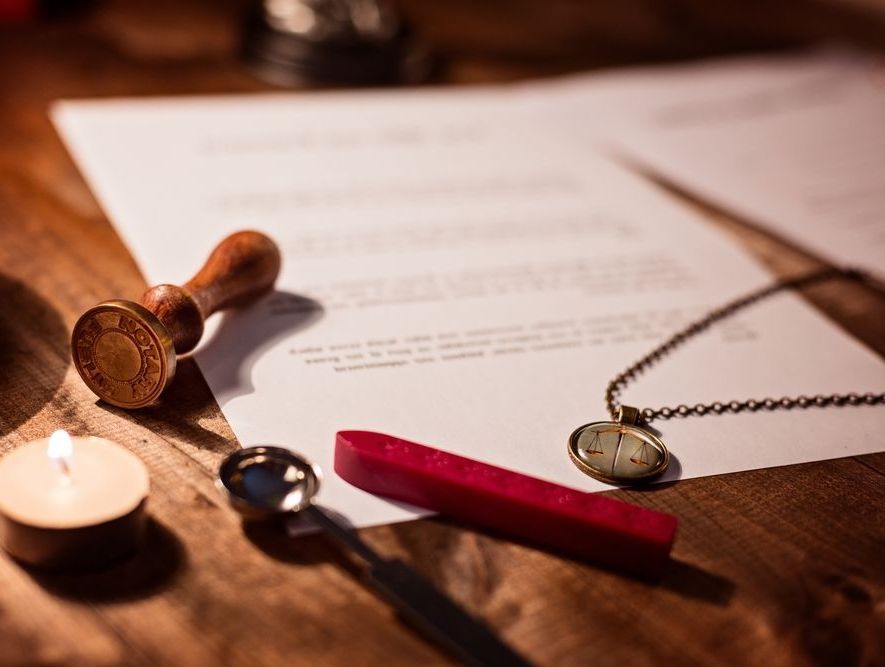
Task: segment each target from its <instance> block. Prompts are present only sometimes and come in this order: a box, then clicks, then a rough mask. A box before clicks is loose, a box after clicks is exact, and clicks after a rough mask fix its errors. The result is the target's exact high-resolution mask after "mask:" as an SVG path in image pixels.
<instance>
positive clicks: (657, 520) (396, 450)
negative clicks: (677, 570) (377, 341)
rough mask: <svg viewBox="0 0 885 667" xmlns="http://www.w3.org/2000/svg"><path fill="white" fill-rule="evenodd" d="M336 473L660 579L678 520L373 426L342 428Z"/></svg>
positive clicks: (393, 495)
mask: <svg viewBox="0 0 885 667" xmlns="http://www.w3.org/2000/svg"><path fill="white" fill-rule="evenodd" d="M335 472H337V473H338V475H340V476H341V477H342V478H343V479H345V480H346V481H348V482H350V483H351V484H353V485H354V486H356V487H358V488H360V489H363V490H364V491H368V492H370V493H375V494H378V495H382V496H387V497H388V498H393V499H395V500H401V501H404V502H407V503H411V504H413V505H418V506H419V507H425V508H427V509H431V510H435V511H437V512H439V513H441V514H444V515H446V516H449V517H452V518H454V519H458V520H459V521H463V522H465V523H469V524H473V525H475V526H480V527H483V528H489V529H491V530H493V531H498V532H501V533H504V534H508V535H512V536H515V537H519V538H523V539H525V540H526V541H529V542H534V543H537V544H542V545H546V546H548V547H553V548H555V549H560V550H562V551H563V552H567V553H569V554H572V555H575V556H580V557H581V558H583V559H586V560H588V561H592V562H594V563H597V564H599V565H604V566H606V567H609V568H612V569H616V570H620V571H625V572H629V573H631V574H636V575H640V576H642V577H645V578H655V577H658V576H660V575H661V573H662V572H663V570H664V568H665V566H666V565H667V563H668V562H669V560H670V548H671V547H672V546H673V538H674V537H675V535H676V524H677V519H676V517H675V516H673V515H671V514H664V513H662V512H656V511H654V510H650V509H646V508H644V507H639V506H636V505H631V504H629V503H625V502H621V501H620V500H615V499H613V498H607V497H605V496H600V495H598V494H595V493H584V492H582V491H576V490H574V489H569V488H567V487H564V486H559V485H558V484H553V483H551V482H545V481H543V480H540V479H536V478H534V477H529V476H527V475H521V474H519V473H516V472H512V471H510V470H505V469H504V468H497V467H495V466H491V465H487V464H485V463H480V462H478V461H474V460H472V459H468V458H464V457H463V456H456V455H455V454H449V453H447V452H443V451H440V450H438V449H433V448H432V447H427V446H425V445H419V444H417V443H414V442H409V441H407V440H401V439H400V438H394V437H392V436H389V435H383V434H381V433H371V432H369V431H339V433H338V436H337V439H336V442H335Z"/></svg>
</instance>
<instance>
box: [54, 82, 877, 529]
mask: <svg viewBox="0 0 885 667" xmlns="http://www.w3.org/2000/svg"><path fill="white" fill-rule="evenodd" d="M516 96H518V95H517V94H516V93H515V92H514V91H513V90H512V89H502V90H500V91H495V90H480V91H475V92H456V91H438V92H410V93H372V94H369V93H361V94H324V95H314V96H306V95H275V96H250V97H227V98H226V97H220V98H208V99H207V98H200V99H177V100H142V101H125V100H120V101H103V102H102V101H100V102H65V103H62V104H61V105H59V106H57V107H56V108H55V110H54V119H55V121H56V123H57V125H58V127H59V129H60V131H61V133H62V135H63V137H64V139H65V141H66V142H67V144H68V146H69V147H70V149H71V151H72V153H73V154H74V156H75V158H76V160H77V162H78V164H79V165H80V167H81V168H82V170H83V171H84V173H85V174H86V177H87V179H88V181H89V183H90V184H91V185H92V187H93V188H94V190H95V192H96V193H97V195H98V197H99V199H100V201H101V202H102V204H103V205H104V206H105V208H106V210H107V212H108V215H109V216H110V218H111V220H112V221H113V222H114V224H115V225H116V226H117V228H118V230H119V231H120V233H121V235H122V236H123V238H124V239H125V240H126V241H127V243H128V245H129V247H130V248H131V250H132V252H133V254H134V256H135V257H136V259H137V261H138V262H139V264H140V266H141V267H142V269H143V270H144V272H145V275H146V277H147V278H148V279H149V280H150V281H152V282H173V283H180V282H182V281H185V280H187V279H188V278H189V277H190V275H191V274H192V273H193V272H194V271H195V270H196V269H197V268H198V265H199V263H200V262H201V261H202V260H203V259H204V257H205V256H206V254H207V253H208V252H209V250H210V249H211V247H212V246H213V245H214V244H215V243H217V242H218V241H219V240H221V239H222V238H223V237H224V236H225V235H227V234H228V233H230V232H232V231H235V230H239V229H244V228H254V229H259V230H262V231H264V232H266V233H268V234H269V235H271V236H272V237H273V238H274V239H276V240H277V242H278V243H279V244H280V246H281V248H282V251H283V255H284V266H283V272H282V275H281V277H280V280H279V284H278V290H277V291H276V292H275V293H273V294H271V295H269V296H268V297H267V298H265V299H264V300H263V301H261V302H260V303H259V304H257V305H255V306H253V307H251V308H249V309H247V310H244V311H241V312H237V313H230V314H226V315H223V316H221V317H220V318H219V317H216V318H215V319H218V320H220V321H219V322H218V324H217V326H216V327H215V328H214V330H210V331H209V332H208V333H207V336H206V338H207V340H205V341H204V344H203V345H202V346H201V348H200V349H199V351H198V353H197V360H198V363H199V365H200V367H201V368H202V370H203V372H204V374H205V375H206V378H207V380H208V382H209V385H210V386H211V388H212V390H213V392H214V393H215V395H216V396H217V397H218V400H219V402H220V404H221V406H222V409H223V411H224V414H225V415H226V417H227V418H228V420H229V421H230V423H231V426H232V427H233V429H234V431H235V433H236V434H237V436H238V437H239V439H240V441H241V442H242V444H243V445H246V446H248V445H254V444H279V445H283V446H286V447H290V448H292V449H294V450H297V451H299V452H301V453H303V454H305V455H306V456H308V457H309V458H311V459H312V460H314V461H315V462H316V463H318V464H319V465H320V466H321V467H322V468H323V471H324V473H325V483H324V487H323V490H322V491H321V496H322V499H323V502H324V503H326V504H328V505H330V506H331V507H334V508H335V509H337V510H338V511H340V512H342V513H344V514H345V515H346V516H347V517H348V518H349V519H350V520H352V521H353V522H354V523H355V524H356V525H360V526H363V525H369V524H374V523H380V522H388V521H394V520H400V519H405V518H408V517H412V516H415V512H414V510H412V509H410V508H405V507H402V506H399V505H396V504H394V503H390V502H388V501H385V500H383V499H381V498H377V497H374V496H370V495H368V494H365V493H363V492H361V491H359V490H357V489H355V488H354V487H351V486H349V485H348V484H347V483H345V482H343V481H342V480H340V479H338V478H337V477H336V476H335V474H334V472H333V469H332V455H333V445H334V435H335V432H336V431H337V430H340V429H368V430H377V431H381V432H384V433H389V434H392V435H396V436H399V437H403V438H407V439H412V440H416V441H419V442H422V443H425V444H428V445H431V446H436V447H440V448H442V449H445V450H448V451H451V452H454V453H457V454H460V455H464V456H468V457H472V458H475V459H478V460H481V461H484V462H487V463H491V464H495V465H499V466H503V467H506V468H510V469H514V470H517V471H520V472H524V473H529V474H531V475H535V476H538V477H541V478H545V479H548V480H552V481H555V482H559V483H562V484H566V485H568V486H571V487H575V488H579V489H584V490H599V489H603V488H607V487H606V486H605V485H604V484H602V483H600V482H596V481H594V480H592V479H590V478H588V477H586V476H584V475H583V474H582V473H581V472H579V471H578V470H577V469H576V468H575V467H574V466H573V465H572V463H571V462H570V460H569V457H568V454H567V451H566V441H567V439H568V436H569V434H570V433H571V431H572V430H573V429H574V428H576V427H577V426H579V425H581V424H584V423H586V422H589V421H595V420H605V419H607V418H608V417H607V415H606V414H605V413H604V410H603V393H604V391H605V388H606V384H607V383H608V382H609V380H610V379H611V378H612V377H614V376H615V375H616V374H617V373H618V372H620V371H621V370H623V369H624V368H625V367H627V366H628V365H629V364H631V363H632V362H634V361H635V360H636V359H638V358H639V357H640V356H642V355H644V354H645V353H646V352H648V351H649V350H650V349H651V348H652V347H653V346H654V345H656V344H657V343H659V342H660V341H661V340H662V339H663V338H664V337H665V336H666V335H667V334H669V333H671V332H672V331H673V330H674V329H675V328H677V327H679V326H680V325H684V324H685V323H687V322H689V321H691V320H692V319H693V318H695V317H697V316H698V315H700V314H702V313H703V312H704V311H705V310H707V309H709V308H711V307H715V306H718V305H721V304H722V303H723V302H724V301H725V300H726V299H730V298H732V297H735V296H737V295H740V294H743V293H745V292H747V291H749V290H752V289H755V288H757V287H759V286H761V285H764V284H766V283H767V282H768V281H769V279H770V277H769V276H768V275H767V274H766V273H765V272H764V271H763V270H761V269H760V268H759V267H758V266H757V265H756V264H755V263H754V262H753V261H752V260H751V259H750V258H748V257H747V256H746V255H745V254H744V253H743V252H742V251H741V250H740V249H739V248H737V247H736V246H735V245H734V244H733V243H732V242H730V241H729V240H728V239H726V238H724V237H723V236H721V235H720V234H719V233H718V232H717V231H716V230H715V229H714V228H712V227H711V226H708V225H707V224H706V223H705V222H703V221H701V220H699V219H697V218H695V217H694V216H693V215H692V214H691V213H689V212H688V211H686V210H684V209H683V208H681V207H680V206H678V205H676V204H674V203H673V202H672V201H671V200H670V199H669V198H668V197H667V195H665V194H663V193H661V192H659V191H658V190H656V189H655V188H654V187H652V186H650V185H648V184H646V183H645V182H644V181H643V180H642V179H641V178H640V177H638V176H634V175H632V174H630V173H629V172H627V171H625V170H623V169H622V168H620V167H617V166H615V165H614V164H612V163H609V162H606V161H604V160H602V159H601V158H599V157H596V156H594V155H593V154H592V153H591V152H589V151H587V150H586V149H585V148H584V147H581V146H577V145H574V144H572V143H570V142H563V141H561V140H560V137H559V136H558V133H556V132H553V131H551V128H549V127H546V126H536V125H534V124H532V123H531V122H528V121H527V117H528V116H532V117H534V115H533V114H534V111H532V112H531V113H524V112H523V110H522V107H521V106H520V105H519V104H517V103H515V102H514V100H515V97H516ZM121 296H124V295H121ZM129 296H134V295H129ZM883 386H885V366H883V363H882V362H881V360H880V359H879V358H878V357H876V356H875V355H874V354H872V353H871V352H869V351H868V350H867V349H866V348H864V347H863V346H861V345H860V344H859V343H857V342H855V341H854V340H853V339H851V338H849V337H848V336H846V335H845V334H844V333H843V332H842V331H841V330H840V329H838V328H837V327H835V326H833V325H832V324H831V323H830V322H829V321H828V320H827V319H825V318H824V317H822V316H821V315H819V314H818V313H817V312H816V311H814V310H813V309H812V308H810V307H808V306H807V305H805V303H804V302H802V301H801V300H800V299H798V298H797V297H795V296H792V295H781V296H777V297H775V298H772V299H769V300H767V301H765V302H763V303H761V304H759V305H758V306H756V307H754V308H752V309H751V310H749V311H747V312H745V313H742V314H740V315H739V316H736V317H734V318H732V319H730V320H728V321H727V322H724V323H723V324H722V325H717V326H716V327H714V328H713V329H712V330H711V331H709V332H706V333H704V334H702V335H700V336H698V337H697V338H695V339H693V340H690V341H689V342H687V343H686V344H685V346H684V347H683V348H682V349H679V350H678V351H676V352H674V353H673V354H672V355H670V356H669V357H667V358H665V359H663V360H662V361H661V363H660V365H659V366H657V367H655V368H653V369H651V370H649V372H648V373H646V374H645V375H643V376H642V377H640V378H639V379H637V381H636V383H635V384H634V385H632V386H630V387H629V388H628V389H627V390H626V392H625V393H624V396H623V399H624V402H625V403H627V404H630V405H635V406H638V407H640V408H641V407H659V406H663V405H670V406H674V405H678V404H680V403H689V404H692V403H696V402H711V401H715V400H730V399H743V398H751V397H753V398H763V397H769V396H772V397H779V396H781V395H795V394H800V393H803V394H816V393H834V392H847V391H858V392H865V391H881V390H882V387H883ZM882 420H883V410H882V409H881V408H877V407H858V408H845V409H808V410H804V411H793V412H771V413H755V414H741V415H728V416H719V417H708V418H693V419H683V420H674V421H670V422H661V423H658V424H655V426H657V427H659V428H660V430H661V432H662V436H663V439H664V441H665V442H666V443H667V444H668V445H669V446H670V448H671V450H672V453H673V455H674V457H675V462H674V463H673V464H672V467H671V470H670V471H669V472H668V474H667V476H666V477H665V479H673V478H676V477H695V476H699V475H710V474H717V473H724V472H730V471H736V470H743V469H748V468H759V467H765V466H775V465H783V464H789V463H796V462H801V461H809V460H815V459H824V458H832V457H840V456H847V455H853V454H860V453H864V452H872V451H876V450H878V449H880V448H881V447H882V441H881V438H880V437H879V434H880V433H881V427H882V423H883V421H882Z"/></svg>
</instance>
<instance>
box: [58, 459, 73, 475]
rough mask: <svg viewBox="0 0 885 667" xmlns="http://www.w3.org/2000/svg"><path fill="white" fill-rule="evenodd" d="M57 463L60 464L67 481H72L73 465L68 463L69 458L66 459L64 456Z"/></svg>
mask: <svg viewBox="0 0 885 667" xmlns="http://www.w3.org/2000/svg"><path fill="white" fill-rule="evenodd" d="M56 462H57V463H58V467H59V468H61V471H62V474H63V475H64V476H65V477H66V478H67V479H70V478H71V464H70V463H68V460H67V458H65V457H64V456H61V457H59V458H57V459H56Z"/></svg>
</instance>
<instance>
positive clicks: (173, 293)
mask: <svg viewBox="0 0 885 667" xmlns="http://www.w3.org/2000/svg"><path fill="white" fill-rule="evenodd" d="M279 272H280V251H279V249H278V248H277V246H276V244H275V243H274V242H273V241H272V240H271V239H269V238H268V237H267V236H265V235H264V234H261V233H260V232H253V231H245V232H237V233H235V234H231V235H230V236H228V237H227V238H226V239H224V240H223V241H222V242H221V243H219V244H218V246H217V247H216V248H215V250H213V251H212V254H211V255H209V259H207V260H206V263H205V264H204V265H203V267H202V268H201V269H200V270H199V271H198V272H197V274H196V275H195V276H194V277H193V278H191V279H190V280H189V281H188V282H187V283H185V284H184V285H182V286H180V287H179V286H177V285H157V286H155V287H152V288H150V289H149V290H148V291H147V292H145V293H144V296H143V297H142V299H141V304H142V305H143V306H144V307H145V308H147V309H148V310H149V311H151V312H152V313H153V314H154V315H156V316H157V318H158V319H159V320H160V321H161V322H162V323H163V324H164V325H165V326H166V328H167V329H168V330H169V333H170V335H171V336H172V342H173V344H174V345H175V351H176V352H177V353H178V354H184V353H185V352H190V351H191V350H192V349H194V347H196V345H197V343H198V342H199V341H200V337H201V336H202V335H203V321H204V320H205V319H206V318H207V317H209V315H211V314H212V313H214V312H216V311H219V310H223V309H225V308H229V307H231V306H240V305H245V304H247V303H249V302H250V301H252V300H254V299H256V298H258V297H259V296H261V295H263V294H265V293H266V292H268V291H270V290H271V289H272V288H273V285H274V282H275V281H276V279H277V275H278V274H279Z"/></svg>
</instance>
